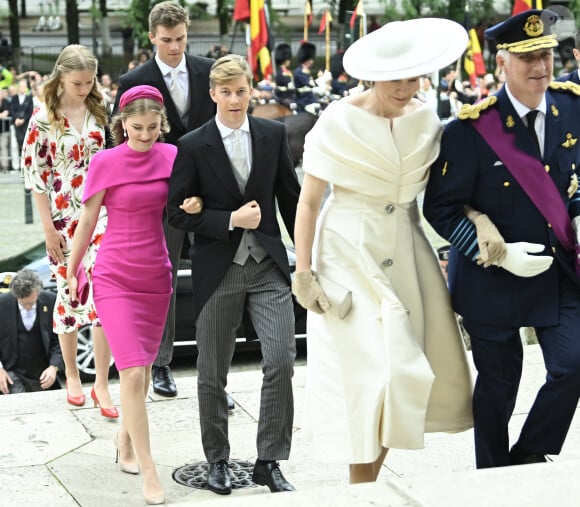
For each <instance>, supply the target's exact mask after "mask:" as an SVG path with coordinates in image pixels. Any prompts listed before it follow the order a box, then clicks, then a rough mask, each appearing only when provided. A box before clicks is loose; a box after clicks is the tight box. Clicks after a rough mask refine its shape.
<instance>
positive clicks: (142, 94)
mask: <svg viewBox="0 0 580 507" xmlns="http://www.w3.org/2000/svg"><path fill="white" fill-rule="evenodd" d="M137 99H152V100H156V101H157V102H159V103H160V104H161V105H163V95H161V92H160V91H159V90H158V89H157V88H155V87H154V86H149V85H139V86H133V87H132V88H129V89H128V90H127V91H126V92H125V93H123V95H121V100H120V101H119V111H122V110H123V109H125V106H126V105H127V104H129V103H131V102H133V101H134V100H137Z"/></svg>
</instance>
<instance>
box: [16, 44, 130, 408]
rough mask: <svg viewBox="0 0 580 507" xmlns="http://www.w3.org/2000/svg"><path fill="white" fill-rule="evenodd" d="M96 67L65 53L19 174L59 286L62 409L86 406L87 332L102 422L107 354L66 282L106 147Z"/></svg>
mask: <svg viewBox="0 0 580 507" xmlns="http://www.w3.org/2000/svg"><path fill="white" fill-rule="evenodd" d="M96 72H97V60H96V58H95V57H94V56H93V55H92V54H91V53H90V52H89V50H88V49H87V48H86V47H84V46H80V45H76V44H73V45H70V46H67V47H66V48H64V49H63V50H62V52H61V53H60V55H59V57H58V58H57V60H56V63H55V65H54V69H53V71H52V74H51V76H50V78H49V79H48V81H46V83H45V85H44V99H45V102H44V103H43V104H42V105H41V106H40V108H39V109H38V110H37V111H35V113H34V114H33V115H32V117H31V119H30V122H29V124H28V129H27V132H26V137H25V140H24V145H23V147H22V170H23V176H24V180H25V185H26V187H27V188H30V189H31V190H32V192H33V195H34V200H35V202H36V206H37V208H38V213H39V215H40V218H41V220H42V225H43V228H44V234H45V242H46V252H47V253H48V256H49V260H50V268H51V272H52V275H53V277H54V278H55V279H56V286H57V301H56V305H55V307H54V332H55V333H57V334H58V337H59V341H60V347H61V349H62V354H63V358H64V364H65V368H66V383H67V401H68V402H69V403H70V404H72V405H78V406H81V405H84V404H85V395H84V394H83V390H82V385H81V380H80V376H79V371H78V367H77V362H76V360H77V340H78V331H77V330H78V328H79V327H80V326H82V325H85V324H92V326H93V329H92V331H93V332H92V335H93V346H94V353H95V370H96V376H95V384H94V387H93V389H92V391H91V397H92V398H93V400H94V402H95V405H97V404H98V405H99V406H100V407H101V414H102V415H103V416H105V417H112V418H116V417H119V413H118V412H117V409H116V408H115V406H114V405H113V400H112V399H111V395H110V394H109V386H108V375H109V364H110V360H111V351H110V350H109V346H108V345H107V341H106V339H105V335H104V333H103V330H102V328H101V327H100V322H99V319H98V318H97V313H96V311H95V307H94V304H93V300H92V298H91V297H89V300H88V301H87V302H86V304H84V305H81V304H79V302H78V301H71V299H70V295H69V290H68V284H67V280H66V267H67V262H68V260H69V255H70V248H71V244H72V240H73V236H74V233H75V229H76V226H77V222H78V219H79V216H80V213H81V197H82V195H83V190H84V188H85V179H86V175H87V168H88V166H89V161H90V160H91V158H92V157H93V156H94V155H95V154H96V153H97V152H99V151H101V150H102V149H103V148H104V147H105V125H106V124H107V113H106V111H105V107H104V105H103V97H102V95H101V94H100V93H99V91H98V89H97V82H96ZM106 223H107V216H106V213H104V210H103V212H102V213H100V214H99V217H98V221H97V224H96V227H95V231H94V234H93V235H92V237H91V238H90V241H89V247H88V249H87V252H86V255H85V256H84V258H83V260H82V261H83V264H84V266H85V269H86V270H87V271H88V275H89V277H90V275H91V272H92V266H93V263H94V261H95V257H96V254H97V250H98V248H99V245H100V242H101V237H102V234H103V232H104V230H105V226H106Z"/></svg>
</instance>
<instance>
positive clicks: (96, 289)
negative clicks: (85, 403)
mask: <svg viewBox="0 0 580 507" xmlns="http://www.w3.org/2000/svg"><path fill="white" fill-rule="evenodd" d="M176 154H177V148H176V147H175V146H173V145H170V144H163V143H156V144H155V145H154V146H153V147H152V148H151V150H149V151H147V152H138V151H134V150H132V149H131V148H129V146H128V145H127V143H124V144H122V145H119V146H117V147H115V148H112V149H110V150H105V151H102V152H100V153H98V154H97V155H95V157H93V159H92V160H91V163H90V166H89V172H88V175H87V182H86V187H85V191H84V195H83V202H85V201H86V200H87V199H89V198H90V197H91V196H93V195H94V194H96V193H98V192H100V191H102V190H106V193H105V197H104V200H103V205H104V206H106V208H107V213H108V216H109V221H108V224H107V228H106V230H105V234H104V238H103V242H102V244H101V247H100V249H99V253H98V255H97V260H96V262H95V267H94V269H93V293H94V301H95V306H96V309H97V312H98V315H99V318H100V320H101V324H102V326H103V329H104V331H105V335H106V337H107V341H108V342H109V346H110V347H111V352H112V354H113V357H114V359H115V363H116V365H117V369H119V370H122V369H125V368H130V367H134V366H147V365H150V364H152V363H153V361H154V360H155V357H156V356H157V351H158V349H159V344H160V343H161V337H162V333H163V327H164V325H165V318H166V316H167V309H168V307H169V299H170V297H171V291H172V289H171V263H170V262H169V257H168V253H167V248H166V246H165V237H164V234H163V225H162V217H163V210H164V208H165V204H166V202H167V192H168V187H169V176H170V175H171V170H172V168H173V161H174V160H175V156H176Z"/></svg>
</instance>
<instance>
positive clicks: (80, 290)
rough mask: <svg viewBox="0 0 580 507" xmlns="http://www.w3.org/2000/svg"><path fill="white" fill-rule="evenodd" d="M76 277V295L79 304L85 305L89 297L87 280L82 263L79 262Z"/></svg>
mask: <svg viewBox="0 0 580 507" xmlns="http://www.w3.org/2000/svg"><path fill="white" fill-rule="evenodd" d="M76 277H77V297H78V298H79V302H80V304H81V305H86V304H87V301H88V299H89V289H90V286H89V280H88V279H87V274H86V272H85V268H84V266H83V264H82V263H80V264H79V267H78V268H77V272H76Z"/></svg>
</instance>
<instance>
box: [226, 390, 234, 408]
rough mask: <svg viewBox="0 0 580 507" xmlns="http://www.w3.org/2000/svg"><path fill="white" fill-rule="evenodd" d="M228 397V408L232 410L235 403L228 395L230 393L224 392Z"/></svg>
mask: <svg viewBox="0 0 580 507" xmlns="http://www.w3.org/2000/svg"><path fill="white" fill-rule="evenodd" d="M226 396H227V397H228V410H233V409H234V408H236V404H235V403H234V399H233V398H232V397H231V396H230V393H226Z"/></svg>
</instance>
